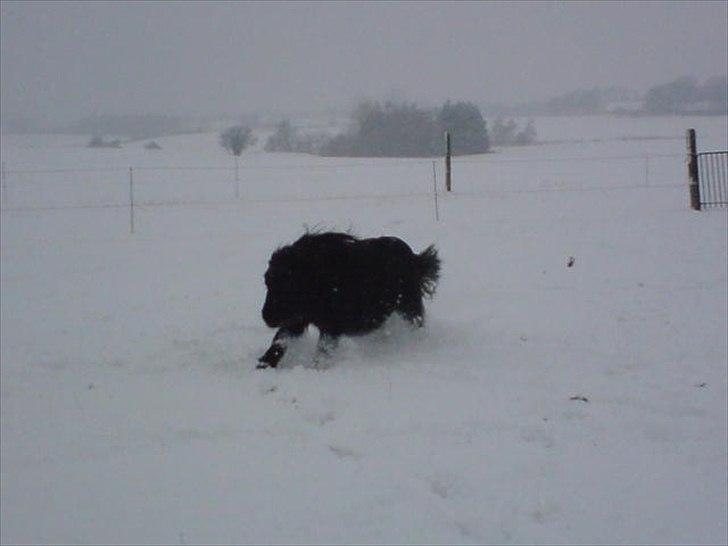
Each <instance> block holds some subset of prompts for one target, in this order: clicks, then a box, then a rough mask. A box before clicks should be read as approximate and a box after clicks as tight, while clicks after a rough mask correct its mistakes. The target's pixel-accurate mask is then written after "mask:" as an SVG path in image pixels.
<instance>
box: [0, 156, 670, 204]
mask: <svg viewBox="0 0 728 546" xmlns="http://www.w3.org/2000/svg"><path fill="white" fill-rule="evenodd" d="M682 158H683V156H682V155H680V154H643V155H619V156H580V157H579V156H577V157H542V158H539V157H528V158H511V157H509V158H499V157H497V156H496V154H486V155H482V156H455V157H454V158H453V180H454V188H453V190H454V191H453V193H454V194H456V195H463V196H465V195H467V196H473V197H474V196H490V195H494V194H498V193H503V194H517V193H538V192H559V191H563V192H580V191H596V190H599V191H617V190H628V189H637V188H645V187H650V188H655V189H659V188H666V187H676V186H680V185H682V183H683V182H682V175H683V173H682V171H681V170H680V167H678V168H677V169H676V165H678V161H677V160H680V163H679V165H680V166H682V162H681V160H682ZM316 159H317V160H318V159H319V158H316ZM433 162H434V163H435V167H436V170H435V172H433V169H432V167H433ZM443 163H444V162H443V160H442V159H436V160H434V161H433V158H421V159H420V158H417V159H409V158H381V159H380V158H377V159H369V158H367V160H354V161H343V162H342V161H334V162H326V163H303V162H300V163H288V164H275V165H273V164H271V165H265V164H263V165H256V164H253V165H245V164H243V165H241V166H240V169H239V179H236V169H235V167H234V166H229V167H228V166H220V165H161V166H134V167H132V168H130V167H120V166H109V167H105V168H99V167H79V168H51V167H44V168H37V167H36V168H27V169H23V168H15V167H13V168H8V166H7V165H5V164H4V165H3V172H2V209H3V210H6V211H23V210H56V209H93V208H98V209H105V208H123V207H129V206H130V192H129V187H130V184H132V183H133V186H134V206H139V207H165V206H169V207H174V206H182V205H216V204H227V203H235V202H238V201H243V202H249V203H275V202H291V201H322V200H326V201H338V200H362V199H381V198H391V199H402V198H413V197H417V196H431V194H432V189H433V175H434V178H435V179H436V180H439V181H440V182H439V186H438V187H439V191H440V192H443V188H442V187H441V184H442V181H444V176H443V174H442V170H443V168H444V165H443ZM585 163H594V164H596V166H595V167H593V168H591V167H587V168H585V167H584V164H585ZM538 164H540V165H541V166H542V167H541V168H534V165H538ZM604 164H607V165H609V167H605V165H604ZM366 171H371V173H372V176H367V175H368V173H367V172H366ZM606 171H608V176H605V172H606ZM300 173H308V174H307V175H305V176H299V175H300ZM375 177H376V180H377V183H376V184H372V183H371V180H372V179H373V178H375ZM605 180H609V182H608V183H605Z"/></svg>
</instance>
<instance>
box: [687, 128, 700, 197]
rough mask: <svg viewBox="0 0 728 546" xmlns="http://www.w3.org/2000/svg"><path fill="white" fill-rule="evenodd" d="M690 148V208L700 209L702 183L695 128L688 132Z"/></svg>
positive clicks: (688, 145) (688, 146)
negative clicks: (700, 183) (700, 182)
mask: <svg viewBox="0 0 728 546" xmlns="http://www.w3.org/2000/svg"><path fill="white" fill-rule="evenodd" d="M685 136H686V141H687V148H688V184H689V185H690V208H692V209H693V210H700V185H699V180H698V176H699V174H698V150H697V145H696V143H695V129H688V130H687V133H686V135H685Z"/></svg>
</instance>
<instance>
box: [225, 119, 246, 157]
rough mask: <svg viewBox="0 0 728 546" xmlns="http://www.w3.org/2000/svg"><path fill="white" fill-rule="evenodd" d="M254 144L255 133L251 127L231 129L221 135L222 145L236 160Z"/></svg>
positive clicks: (237, 126) (238, 126)
mask: <svg viewBox="0 0 728 546" xmlns="http://www.w3.org/2000/svg"><path fill="white" fill-rule="evenodd" d="M254 142H255V139H254V137H253V131H252V130H251V129H250V127H245V126H243V125H236V126H235V127H230V128H228V129H225V130H224V131H223V132H222V133H220V145H221V146H222V147H223V148H225V149H226V150H227V151H228V152H230V153H231V154H233V155H234V156H235V157H236V158H237V157H240V154H242V153H243V150H244V149H245V148H247V147H248V146H249V145H251V144H253V143H254Z"/></svg>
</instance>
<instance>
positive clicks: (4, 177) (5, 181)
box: [2, 161, 9, 208]
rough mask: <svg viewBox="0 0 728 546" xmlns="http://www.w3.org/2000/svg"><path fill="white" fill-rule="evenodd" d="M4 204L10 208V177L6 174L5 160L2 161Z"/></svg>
mask: <svg viewBox="0 0 728 546" xmlns="http://www.w3.org/2000/svg"><path fill="white" fill-rule="evenodd" d="M2 200H3V201H2V205H3V207H4V208H8V204H9V203H8V179H7V174H5V162H4V161H3V162H2Z"/></svg>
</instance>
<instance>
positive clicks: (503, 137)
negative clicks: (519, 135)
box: [491, 116, 518, 146]
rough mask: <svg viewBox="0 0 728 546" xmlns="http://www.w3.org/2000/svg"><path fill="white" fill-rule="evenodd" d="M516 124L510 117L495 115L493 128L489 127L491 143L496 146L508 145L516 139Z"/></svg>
mask: <svg viewBox="0 0 728 546" xmlns="http://www.w3.org/2000/svg"><path fill="white" fill-rule="evenodd" d="M517 130H518V126H517V125H516V122H515V121H513V120H512V119H506V118H504V117H501V116H499V117H497V118H496V120H495V121H494V122H493V128H492V129H491V135H492V137H493V144H495V145H496V146H510V145H512V144H513V143H514V142H515V140H516V131H517Z"/></svg>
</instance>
